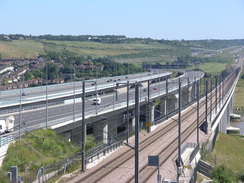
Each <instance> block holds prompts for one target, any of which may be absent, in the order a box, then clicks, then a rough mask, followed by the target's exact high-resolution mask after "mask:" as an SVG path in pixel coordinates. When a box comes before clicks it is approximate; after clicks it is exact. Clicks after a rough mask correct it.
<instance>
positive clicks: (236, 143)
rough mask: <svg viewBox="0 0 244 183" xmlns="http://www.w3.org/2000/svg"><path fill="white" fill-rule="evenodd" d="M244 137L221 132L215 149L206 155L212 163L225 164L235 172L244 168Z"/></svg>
mask: <svg viewBox="0 0 244 183" xmlns="http://www.w3.org/2000/svg"><path fill="white" fill-rule="evenodd" d="M243 149H244V137H243V136H242V138H240V137H239V136H231V135H226V134H222V133H219V136H218V138H217V141H216V144H215V148H214V151H213V152H211V153H208V154H207V155H206V160H207V161H208V162H210V163H211V164H212V165H214V164H215V162H216V164H218V165H219V164H224V165H226V166H227V167H228V168H230V169H232V170H233V171H234V172H241V171H243V170H244V163H243V160H244V151H243Z"/></svg>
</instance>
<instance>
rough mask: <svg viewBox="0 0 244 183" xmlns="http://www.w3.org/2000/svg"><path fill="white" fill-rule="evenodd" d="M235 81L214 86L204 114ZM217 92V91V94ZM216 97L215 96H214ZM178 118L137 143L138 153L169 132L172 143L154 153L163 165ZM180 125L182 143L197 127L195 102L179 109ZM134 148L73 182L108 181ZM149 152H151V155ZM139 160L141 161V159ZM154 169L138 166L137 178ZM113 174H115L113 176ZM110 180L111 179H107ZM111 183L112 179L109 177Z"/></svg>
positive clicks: (174, 138)
mask: <svg viewBox="0 0 244 183" xmlns="http://www.w3.org/2000/svg"><path fill="white" fill-rule="evenodd" d="M233 81H234V77H230V78H228V79H227V80H226V83H225V85H223V84H220V85H218V87H216V88H214V89H213V90H212V91H211V92H209V93H208V95H207V97H208V99H210V98H211V101H209V100H207V103H208V104H207V105H208V108H207V114H208V115H209V114H210V111H211V110H214V109H215V108H216V106H217V105H219V102H220V101H221V98H222V97H223V93H226V91H227V90H228V89H229V88H230V86H231V85H232V83H233ZM216 93H217V94H216ZM216 97H217V98H216ZM205 101H206V98H205V97H203V98H202V99H201V100H200V105H199V106H200V109H199V112H200V120H199V122H200V124H201V123H203V122H204V120H205V119H206V112H205V106H206V102H205ZM176 121H177V120H175V119H171V120H168V122H167V124H166V126H165V127H164V128H160V129H158V130H156V131H155V132H152V133H150V135H149V137H148V138H147V139H145V140H142V141H141V142H140V154H143V153H144V151H145V152H146V151H148V149H149V150H150V149H152V147H153V146H154V145H153V143H155V142H164V140H165V138H166V136H169V135H170V134H172V138H171V142H169V143H168V144H166V145H164V147H163V148H162V149H161V150H160V151H159V152H157V154H155V155H159V157H160V158H159V159H160V166H163V164H164V163H165V162H166V160H167V159H169V158H170V156H172V154H173V153H174V152H175V151H176V150H177V148H178V136H177V135H178V134H176V135H175V134H174V133H175V131H177V126H178V124H177V122H176ZM181 121H182V125H184V127H183V126H182V128H184V130H182V133H181V134H182V136H181V138H182V141H181V142H182V143H184V142H185V141H187V138H188V137H189V136H190V135H191V134H192V133H194V131H195V130H196V128H197V123H196V121H197V114H196V103H195V104H193V105H191V107H188V108H187V109H185V110H184V111H182V116H181ZM134 154H135V152H134V150H133V149H131V148H128V150H126V151H125V152H124V153H123V154H119V155H118V156H116V157H115V158H113V159H111V160H109V161H107V162H106V163H105V164H103V165H102V167H101V166H100V167H98V168H95V169H94V171H91V172H89V173H86V174H85V175H84V176H80V177H79V179H76V180H75V181H72V182H76V183H80V182H84V183H86V182H89V183H95V182H107V181H108V180H107V181H106V177H107V176H108V175H109V174H116V169H118V168H120V167H126V163H127V162H130V161H133V159H134ZM151 155H152V154H151ZM140 163H141V162H140ZM132 170H133V171H130V172H129V173H128V174H129V175H128V177H127V180H126V181H124V182H127V183H131V182H134V181H135V177H134V169H133V167H132ZM156 171H157V167H149V166H147V163H145V161H144V164H142V165H140V168H139V180H140V182H148V181H149V180H150V178H151V177H152V176H153V175H155V173H156ZM115 176H116V175H115ZM110 180H111V179H110ZM110 182H113V181H112V180H111V181H110Z"/></svg>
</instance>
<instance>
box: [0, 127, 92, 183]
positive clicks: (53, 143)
mask: <svg viewBox="0 0 244 183" xmlns="http://www.w3.org/2000/svg"><path fill="white" fill-rule="evenodd" d="M85 145H86V149H89V148H91V147H92V146H94V145H95V143H94V139H92V138H90V137H89V138H87V141H86V144H85ZM78 151H81V148H80V147H78V146H75V145H74V144H73V143H71V142H68V141H67V140H66V139H64V138H62V137H60V136H58V135H57V134H56V133H55V132H54V131H53V130H50V129H48V130H37V131H33V132H32V133H31V134H30V133H28V134H25V135H23V136H22V137H21V139H17V140H16V142H15V143H12V144H10V146H9V148H8V151H7V154H6V156H5V158H4V160H3V164H2V166H1V171H3V172H8V171H9V170H10V167H11V166H18V171H19V174H20V175H21V176H23V177H25V176H27V174H28V173H33V174H34V176H36V175H37V170H38V169H39V168H40V167H42V166H46V165H50V164H52V163H54V162H58V161H61V160H64V159H65V158H67V157H70V156H71V155H73V154H75V153H76V152H78ZM2 178H3V179H4V178H5V177H0V182H2Z"/></svg>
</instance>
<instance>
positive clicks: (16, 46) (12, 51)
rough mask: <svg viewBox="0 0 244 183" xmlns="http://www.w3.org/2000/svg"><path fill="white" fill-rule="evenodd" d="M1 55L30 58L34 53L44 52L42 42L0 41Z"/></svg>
mask: <svg viewBox="0 0 244 183" xmlns="http://www.w3.org/2000/svg"><path fill="white" fill-rule="evenodd" d="M0 53H1V54H2V57H3V58H4V57H21V58H32V57H34V56H35V55H36V54H40V53H44V52H43V44H42V43H39V42H35V41H20V40H18V41H15V40H13V41H12V42H6V41H0Z"/></svg>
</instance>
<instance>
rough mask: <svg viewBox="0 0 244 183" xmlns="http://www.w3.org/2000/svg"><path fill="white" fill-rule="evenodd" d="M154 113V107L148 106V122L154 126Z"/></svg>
mask: <svg viewBox="0 0 244 183" xmlns="http://www.w3.org/2000/svg"><path fill="white" fill-rule="evenodd" d="M154 112H155V106H154V104H152V105H151V106H150V116H149V119H150V122H151V124H152V125H154Z"/></svg>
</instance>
